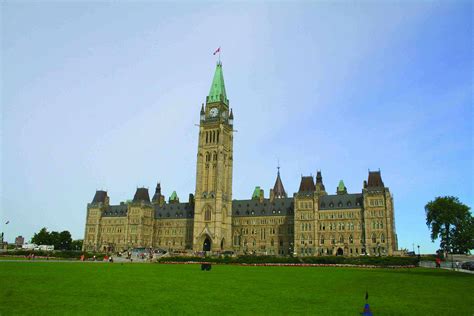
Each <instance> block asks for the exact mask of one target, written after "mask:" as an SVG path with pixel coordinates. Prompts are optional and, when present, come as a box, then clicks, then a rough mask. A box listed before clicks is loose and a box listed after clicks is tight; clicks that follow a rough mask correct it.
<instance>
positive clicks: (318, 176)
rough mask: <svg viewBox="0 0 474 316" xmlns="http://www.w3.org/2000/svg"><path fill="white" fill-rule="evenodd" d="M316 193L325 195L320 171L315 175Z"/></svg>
mask: <svg viewBox="0 0 474 316" xmlns="http://www.w3.org/2000/svg"><path fill="white" fill-rule="evenodd" d="M316 191H317V192H318V193H322V194H326V188H325V187H324V184H323V176H322V175H321V171H320V170H318V172H317V173H316Z"/></svg>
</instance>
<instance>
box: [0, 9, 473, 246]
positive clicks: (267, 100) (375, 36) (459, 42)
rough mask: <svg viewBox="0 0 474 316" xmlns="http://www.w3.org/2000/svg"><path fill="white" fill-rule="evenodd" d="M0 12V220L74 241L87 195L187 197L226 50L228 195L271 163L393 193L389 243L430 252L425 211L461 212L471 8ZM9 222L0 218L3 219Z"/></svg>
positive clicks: (13, 228)
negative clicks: (377, 183) (455, 207)
mask: <svg viewBox="0 0 474 316" xmlns="http://www.w3.org/2000/svg"><path fill="white" fill-rule="evenodd" d="M0 8H1V41H2V42H1V45H2V47H1V75H2V77H1V117H2V120H1V214H0V217H1V220H2V227H1V230H2V231H5V233H6V237H7V239H8V240H9V241H12V240H13V239H14V237H15V236H16V235H23V236H25V237H27V238H28V239H29V238H31V236H32V235H33V233H34V232H36V231H38V230H39V229H40V228H41V227H44V226H46V227H47V228H48V229H50V230H69V231H71V233H72V235H73V237H74V238H82V237H83V230H84V222H85V215H86V205H87V203H88V202H90V201H91V200H92V197H93V196H94V192H95V190H96V189H106V190H108V193H109V196H110V197H111V202H112V203H119V202H120V201H124V200H127V199H131V198H132V197H133V194H134V192H135V189H136V188H137V186H146V187H149V188H150V190H154V187H155V185H156V182H157V181H161V183H162V188H163V191H164V194H165V195H166V196H167V197H168V196H169V195H170V194H171V192H172V191H173V190H176V191H177V192H178V195H179V196H180V197H181V199H186V198H187V196H188V194H189V193H191V192H193V191H194V185H195V157H196V150H197V132H198V130H197V127H196V126H195V124H196V123H198V121H199V110H200V107H201V103H202V102H204V101H205V96H206V95H207V93H208V92H209V87H210V84H211V79H212V75H213V72H214V67H215V63H216V59H215V57H214V56H213V55H212V52H213V51H214V50H215V49H216V48H217V47H219V46H221V47H222V57H221V58H222V61H223V69H224V77H225V82H226V89H227V95H228V98H229V100H230V104H231V106H232V108H233V109H234V114H235V128H236V129H237V130H238V132H237V133H236V135H235V138H234V183H233V189H234V191H233V197H234V198H237V199H239V198H248V197H250V196H251V193H252V191H253V188H254V187H255V186H256V185H260V186H262V187H263V188H264V189H265V194H267V195H268V192H269V188H270V187H272V186H273V184H274V181H275V176H276V166H277V161H278V160H279V161H280V165H281V175H282V180H283V183H284V185H285V188H286V190H287V191H288V192H291V193H292V192H296V191H297V189H298V186H299V181H300V177H301V175H309V174H313V175H314V174H316V171H317V170H319V169H320V170H322V174H323V178H324V183H325V185H326V189H327V190H328V191H329V192H330V193H334V192H335V191H336V186H337V183H338V181H339V180H340V179H343V180H344V182H345V184H346V186H347V188H348V190H349V191H350V192H360V191H361V189H362V183H363V181H364V180H366V179H367V174H368V173H367V170H368V169H371V170H378V169H379V168H380V170H381V171H382V177H383V180H384V182H385V184H386V186H388V187H389V188H390V190H391V192H393V195H394V199H395V215H396V216H395V217H396V226H397V233H398V238H399V246H400V247H406V248H410V249H411V248H412V243H415V245H418V244H419V245H420V246H421V250H422V252H433V251H434V250H435V249H437V245H438V244H437V243H435V244H433V243H431V241H430V239H429V231H428V229H427V227H426V224H425V216H424V205H425V204H426V203H427V202H428V201H430V200H432V199H433V198H434V197H436V196H440V195H455V196H458V197H459V198H460V200H461V201H462V202H464V203H466V204H468V205H469V206H472V205H473V201H474V198H473V196H474V195H473V193H474V189H473V173H474V172H473V171H474V170H473V138H474V137H473V93H472V91H473V82H472V69H473V67H472V66H473V65H472V35H473V34H472V12H473V11H472V9H473V8H472V4H471V3H470V2H468V1H466V2H462V1H449V2H448V1H439V2H436V1H430V2H427V1H420V2H406V1H403V2H395V1H391V2H381V3H379V2H357V3H356V2H345V1H341V2H337V3H329V2H300V3H290V2H268V3H265V2H260V3H256V4H254V3H250V2H230V3H224V4H222V3H214V2H204V3H200V4H195V3H193V2H178V3H171V2H161V3H160V2H148V1H146V2H134V3H131V2H69V3H66V2H63V3H62V2H44V3H41V2H14V1H3V2H2V3H1V4H0ZM7 220H9V221H10V224H9V225H8V226H5V225H4V223H5V222H6V221H7Z"/></svg>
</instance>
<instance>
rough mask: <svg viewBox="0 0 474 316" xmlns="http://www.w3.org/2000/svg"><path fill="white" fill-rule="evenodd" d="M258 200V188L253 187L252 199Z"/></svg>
mask: <svg viewBox="0 0 474 316" xmlns="http://www.w3.org/2000/svg"><path fill="white" fill-rule="evenodd" d="M259 198H260V187H255V190H253V194H252V199H259Z"/></svg>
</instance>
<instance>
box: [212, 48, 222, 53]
mask: <svg viewBox="0 0 474 316" xmlns="http://www.w3.org/2000/svg"><path fill="white" fill-rule="evenodd" d="M220 52H221V48H220V47H219V48H218V49H216V51H215V52H214V54H213V55H215V54H217V53H220Z"/></svg>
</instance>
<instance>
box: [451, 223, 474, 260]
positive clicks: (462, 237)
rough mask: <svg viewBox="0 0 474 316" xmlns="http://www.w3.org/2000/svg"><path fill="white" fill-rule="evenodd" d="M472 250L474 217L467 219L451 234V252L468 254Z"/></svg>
mask: <svg viewBox="0 0 474 316" xmlns="http://www.w3.org/2000/svg"><path fill="white" fill-rule="evenodd" d="M471 249H474V217H472V216H471V217H470V218H467V219H466V220H465V221H463V222H462V223H461V225H460V228H459V229H458V230H457V231H455V232H454V234H453V252H455V253H467V254H468V253H470V251H471Z"/></svg>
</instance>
